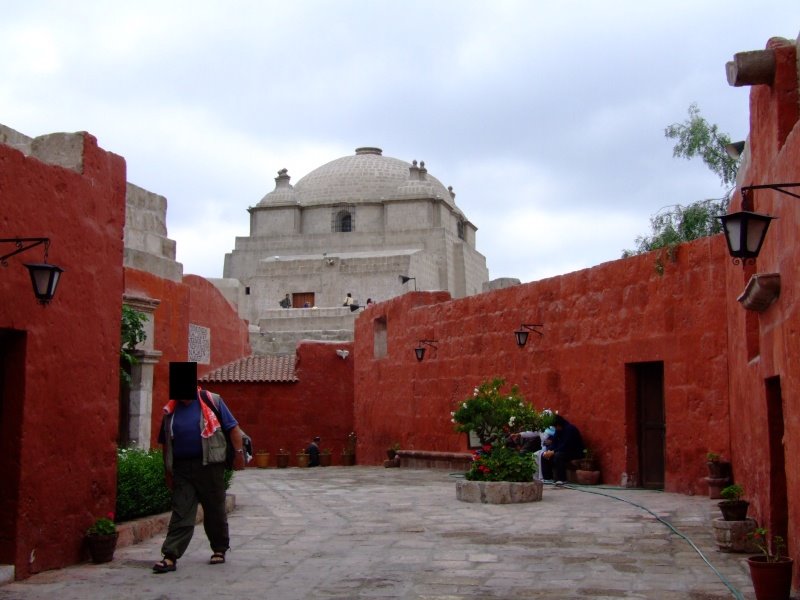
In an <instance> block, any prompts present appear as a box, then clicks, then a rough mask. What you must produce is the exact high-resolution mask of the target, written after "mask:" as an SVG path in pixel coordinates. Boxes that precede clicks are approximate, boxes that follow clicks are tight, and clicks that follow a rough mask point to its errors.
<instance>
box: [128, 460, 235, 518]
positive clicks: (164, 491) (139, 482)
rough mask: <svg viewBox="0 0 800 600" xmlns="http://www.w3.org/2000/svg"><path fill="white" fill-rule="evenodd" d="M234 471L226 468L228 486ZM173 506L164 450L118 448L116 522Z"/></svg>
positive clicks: (158, 511) (159, 511)
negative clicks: (165, 468)
mask: <svg viewBox="0 0 800 600" xmlns="http://www.w3.org/2000/svg"><path fill="white" fill-rule="evenodd" d="M232 480H233V471H225V489H228V488H229V487H230V485H231V481H232ZM170 508H171V493H170V490H169V488H168V487H167V485H166V483H165V482H164V461H163V458H162V455H161V450H158V449H153V450H139V449H136V448H120V449H118V450H117V507H116V512H115V517H116V521H117V522H120V521H130V520H131V519H138V518H139V517H146V516H149V515H157V514H160V513H163V512H167V511H169V510H170Z"/></svg>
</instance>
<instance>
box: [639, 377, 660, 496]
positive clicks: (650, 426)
mask: <svg viewBox="0 0 800 600" xmlns="http://www.w3.org/2000/svg"><path fill="white" fill-rule="evenodd" d="M636 404H637V407H638V410H637V412H638V420H639V423H638V429H639V472H640V473H641V486H642V487H643V488H647V489H663V488H664V457H665V442H666V438H665V431H666V424H665V413H664V363H662V362H651V363H640V364H638V365H636Z"/></svg>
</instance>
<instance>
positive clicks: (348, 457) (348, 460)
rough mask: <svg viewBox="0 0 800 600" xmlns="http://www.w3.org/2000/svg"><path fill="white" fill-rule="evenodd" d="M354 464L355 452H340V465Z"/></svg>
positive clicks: (349, 465) (350, 465)
mask: <svg viewBox="0 0 800 600" xmlns="http://www.w3.org/2000/svg"><path fill="white" fill-rule="evenodd" d="M354 464H356V455H355V454H342V466H344V467H352V466H353V465H354Z"/></svg>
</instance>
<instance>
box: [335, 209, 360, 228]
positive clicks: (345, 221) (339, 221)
mask: <svg viewBox="0 0 800 600" xmlns="http://www.w3.org/2000/svg"><path fill="white" fill-rule="evenodd" d="M354 229H355V219H354V218H353V211H352V209H349V208H345V209H340V210H339V211H337V212H336V213H335V214H334V216H333V231H336V232H340V233H349V232H351V231H353V230H354Z"/></svg>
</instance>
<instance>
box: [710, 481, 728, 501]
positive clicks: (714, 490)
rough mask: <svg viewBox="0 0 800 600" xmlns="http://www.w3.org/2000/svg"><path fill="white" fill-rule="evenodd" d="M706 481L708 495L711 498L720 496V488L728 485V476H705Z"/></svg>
mask: <svg viewBox="0 0 800 600" xmlns="http://www.w3.org/2000/svg"><path fill="white" fill-rule="evenodd" d="M706 481H707V482H708V497H709V498H710V499H712V500H718V499H720V498H722V488H724V487H725V486H727V485H728V478H727V477H724V478H721V479H715V478H713V477H706Z"/></svg>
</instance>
